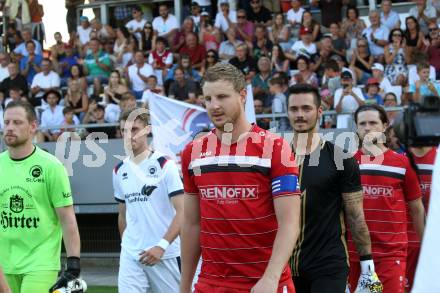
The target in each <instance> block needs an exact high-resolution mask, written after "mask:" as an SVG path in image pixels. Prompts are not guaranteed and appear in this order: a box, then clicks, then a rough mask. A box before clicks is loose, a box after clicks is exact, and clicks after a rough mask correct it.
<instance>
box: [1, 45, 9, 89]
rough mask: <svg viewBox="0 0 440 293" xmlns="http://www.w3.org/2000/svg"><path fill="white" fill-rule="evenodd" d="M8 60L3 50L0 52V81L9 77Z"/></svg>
mask: <svg viewBox="0 0 440 293" xmlns="http://www.w3.org/2000/svg"><path fill="white" fill-rule="evenodd" d="M9 61H10V59H9V55H8V54H6V53H4V52H0V82H2V81H3V80H4V79H5V78H7V77H9V70H8V65H9Z"/></svg>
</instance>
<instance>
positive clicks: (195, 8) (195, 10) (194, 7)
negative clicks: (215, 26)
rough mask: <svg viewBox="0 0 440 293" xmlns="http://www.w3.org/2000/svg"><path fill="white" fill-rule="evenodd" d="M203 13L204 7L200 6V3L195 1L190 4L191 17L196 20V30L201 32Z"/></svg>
mask: <svg viewBox="0 0 440 293" xmlns="http://www.w3.org/2000/svg"><path fill="white" fill-rule="evenodd" d="M201 13H202V9H201V8H200V5H199V3H197V2H195V1H193V2H191V5H190V14H191V15H190V17H191V18H192V20H193V22H194V32H196V33H199V32H200V26H201V21H200V20H201Z"/></svg>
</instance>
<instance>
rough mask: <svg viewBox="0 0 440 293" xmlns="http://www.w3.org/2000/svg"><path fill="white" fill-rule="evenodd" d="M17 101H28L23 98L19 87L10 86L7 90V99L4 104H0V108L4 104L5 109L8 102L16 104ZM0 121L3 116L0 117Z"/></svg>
mask: <svg viewBox="0 0 440 293" xmlns="http://www.w3.org/2000/svg"><path fill="white" fill-rule="evenodd" d="M19 100H22V101H28V99H27V98H26V97H25V96H23V92H22V91H21V89H20V88H19V87H16V86H12V87H11V88H10V89H9V95H8V98H6V99H5V102H4V103H0V107H1V104H4V105H5V108H6V106H8V104H9V103H10V102H17V101H19ZM0 120H3V116H1V118H0Z"/></svg>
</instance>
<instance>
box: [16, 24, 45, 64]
mask: <svg viewBox="0 0 440 293" xmlns="http://www.w3.org/2000/svg"><path fill="white" fill-rule="evenodd" d="M21 36H22V38H23V42H22V43H21V44H20V45H18V46H17V47H16V48H15V49H14V54H17V55H19V57H21V56H28V55H29V51H28V50H27V43H28V42H33V43H34V47H35V49H34V51H35V54H37V55H42V54H43V50H42V48H41V44H40V43H39V42H38V41H37V40H34V39H32V32H31V30H30V29H27V28H25V29H23V30H22V32H21Z"/></svg>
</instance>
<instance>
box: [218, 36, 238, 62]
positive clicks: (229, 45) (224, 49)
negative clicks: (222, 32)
mask: <svg viewBox="0 0 440 293" xmlns="http://www.w3.org/2000/svg"><path fill="white" fill-rule="evenodd" d="M226 37H227V39H226V40H225V41H223V42H221V44H220V48H219V50H218V54H219V56H220V59H221V60H223V61H229V60H230V59H232V58H233V57H234V56H235V55H236V53H235V49H236V48H237V46H238V45H240V44H242V43H243V42H242V41H240V40H237V38H236V35H235V29H234V28H231V29H228V31H227V32H226Z"/></svg>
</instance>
